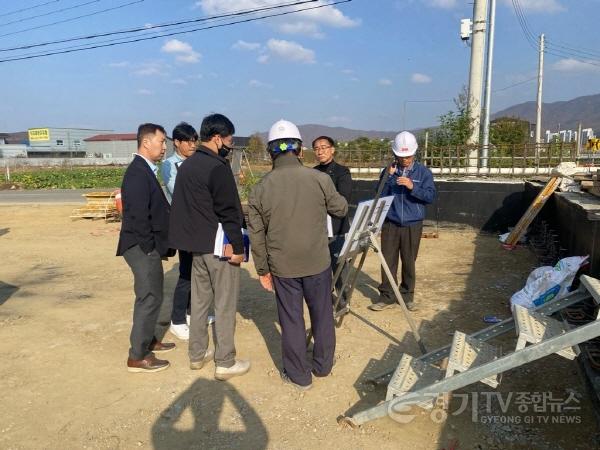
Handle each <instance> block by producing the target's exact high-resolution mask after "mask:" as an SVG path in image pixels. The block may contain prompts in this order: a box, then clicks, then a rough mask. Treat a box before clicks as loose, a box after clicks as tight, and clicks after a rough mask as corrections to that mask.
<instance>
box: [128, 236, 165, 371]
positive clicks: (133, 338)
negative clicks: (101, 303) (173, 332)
mask: <svg viewBox="0 0 600 450" xmlns="http://www.w3.org/2000/svg"><path fill="white" fill-rule="evenodd" d="M123 257H124V258H125V261H126V262H127V264H128V265H129V267H130V268H131V271H132V272H133V290H134V292H135V303H134V305H133V326H132V327H131V335H130V337H129V340H130V343H131V348H130V349H129V358H131V359H136V360H139V359H144V358H145V357H146V356H148V355H149V354H150V353H151V352H150V344H151V343H152V338H153V337H154V334H155V328H156V326H157V323H156V322H157V320H158V315H159V312H160V308H161V305H162V302H163V280H164V273H163V266H162V259H161V258H160V255H159V254H158V252H157V251H156V250H153V251H152V252H151V253H150V255H147V254H146V253H144V251H143V250H142V249H141V248H140V246H139V245H136V246H134V247H131V248H130V249H128V250H126V251H125V253H123Z"/></svg>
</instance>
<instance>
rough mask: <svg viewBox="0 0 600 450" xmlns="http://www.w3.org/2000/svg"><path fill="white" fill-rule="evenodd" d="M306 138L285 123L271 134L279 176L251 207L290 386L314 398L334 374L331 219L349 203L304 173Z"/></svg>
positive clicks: (255, 246)
mask: <svg viewBox="0 0 600 450" xmlns="http://www.w3.org/2000/svg"><path fill="white" fill-rule="evenodd" d="M301 149H302V138H301V136H300V132H299V131H298V128H297V127H296V126H295V125H294V124H293V123H291V122H288V121H285V120H280V121H278V122H276V123H275V124H274V125H273V126H272V127H271V130H270V131H269V144H268V151H269V153H270V155H271V158H272V159H273V170H272V171H271V172H269V173H268V174H267V175H265V176H264V178H263V179H262V180H261V181H260V183H259V184H257V185H256V186H255V187H254V189H253V190H252V192H251V193H250V196H249V199H248V231H249V234H250V241H251V243H252V246H251V248H252V256H253V259H254V265H255V266H256V271H257V273H258V275H259V277H260V282H261V284H262V286H263V287H264V288H265V289H267V290H269V291H273V290H274V291H275V295H276V298H277V311H278V314H279V323H280V325H281V339H282V356H283V372H282V374H281V378H282V380H283V381H284V382H285V383H288V384H291V385H292V386H294V387H296V388H298V389H301V390H307V389H309V388H310V387H311V386H312V376H311V372H312V374H313V375H315V376H317V377H324V376H327V375H328V374H329V372H331V368H332V366H333V357H334V353H335V326H334V321H333V307H332V303H331V267H330V261H331V260H330V256H329V248H328V238H327V214H330V215H332V216H335V217H339V218H342V217H344V216H345V215H346V213H347V212H348V203H347V202H346V199H344V197H342V196H341V195H340V194H338V192H337V191H336V189H335V186H334V184H333V182H332V181H331V178H330V177H329V176H328V175H327V174H325V173H321V172H318V171H316V170H313V169H310V168H308V167H304V166H303V165H302V163H301V162H300V160H299V159H298V154H299V153H300V151H301ZM303 299H304V300H306V303H307V305H308V310H309V314H310V321H311V327H312V331H313V335H314V349H313V360H312V363H311V364H309V362H308V361H307V359H306V351H307V348H306V328H305V324H304V303H303Z"/></svg>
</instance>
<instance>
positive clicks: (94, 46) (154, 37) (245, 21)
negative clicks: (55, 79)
mask: <svg viewBox="0 0 600 450" xmlns="http://www.w3.org/2000/svg"><path fill="white" fill-rule="evenodd" d="M311 1H314V0H311ZM351 1H352V0H339V1H336V2H332V3H327V4H320V5H316V6H312V7H308V8H301V9H296V10H294V11H285V12H281V13H275V14H268V15H263V16H259V17H251V18H248V19H243V20H237V21H234V22H228V23H224V24H218V25H211V26H207V27H200V28H196V29H192V30H187V31H175V32H169V33H162V34H160V35H157V36H149V37H141V38H135V39H129V40H124V41H121V42H115V43H110V44H103V45H95V44H91V45H89V46H86V47H85V48H77V49H68V50H56V51H49V52H46V53H40V54H36V55H28V56H14V57H9V58H5V59H1V60H0V63H5V62H11V61H22V60H28V59H35V58H42V57H46V56H53V55H60V54H66V53H74V52H80V51H84V50H93V49H97V48H105V47H113V46H117V45H123V44H129V43H135V42H142V41H148V40H153V39H158V38H161V37H170V36H176V35H180V34H187V33H192V32H196V31H204V30H210V29H214V28H223V27H228V26H232V25H237V24H241V23H249V22H255V21H258V20H264V19H268V18H272V17H280V16H285V15H289V14H296V13H298V12H302V11H309V10H316V9H320V8H327V7H330V6H335V5H339V4H342V3H349V2H351ZM303 3H308V2H303ZM286 6H289V5H286ZM281 7H282V6H279V7H278V8H281ZM272 8H275V7H272ZM250 13H255V10H249V11H248V12H247V13H246V14H250Z"/></svg>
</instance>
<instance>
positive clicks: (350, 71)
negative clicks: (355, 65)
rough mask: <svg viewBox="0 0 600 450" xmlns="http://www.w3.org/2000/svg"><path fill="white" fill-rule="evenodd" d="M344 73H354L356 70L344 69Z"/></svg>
mask: <svg viewBox="0 0 600 450" xmlns="http://www.w3.org/2000/svg"><path fill="white" fill-rule="evenodd" d="M342 73H343V74H345V75H352V74H354V70H352V69H343V70H342Z"/></svg>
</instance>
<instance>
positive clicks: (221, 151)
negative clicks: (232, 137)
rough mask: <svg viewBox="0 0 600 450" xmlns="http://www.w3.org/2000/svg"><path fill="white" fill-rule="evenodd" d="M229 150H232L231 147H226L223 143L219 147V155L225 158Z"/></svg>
mask: <svg viewBox="0 0 600 450" xmlns="http://www.w3.org/2000/svg"><path fill="white" fill-rule="evenodd" d="M231 150H233V149H232V148H231V147H228V146H226V145H225V144H223V146H222V147H221V148H220V149H219V156H220V157H222V158H227V156H228V155H229V153H230V152H231Z"/></svg>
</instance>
